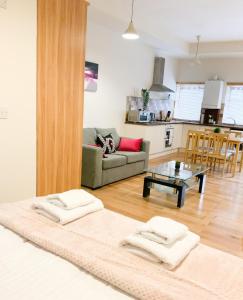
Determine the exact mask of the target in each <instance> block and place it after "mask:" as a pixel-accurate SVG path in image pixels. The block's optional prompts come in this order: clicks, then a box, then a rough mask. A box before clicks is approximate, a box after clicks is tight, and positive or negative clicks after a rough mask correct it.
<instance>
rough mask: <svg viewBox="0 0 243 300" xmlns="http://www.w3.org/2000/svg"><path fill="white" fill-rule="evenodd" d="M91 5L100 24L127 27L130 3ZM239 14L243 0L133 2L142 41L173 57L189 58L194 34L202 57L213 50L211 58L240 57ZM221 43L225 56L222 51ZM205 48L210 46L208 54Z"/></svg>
mask: <svg viewBox="0 0 243 300" xmlns="http://www.w3.org/2000/svg"><path fill="white" fill-rule="evenodd" d="M90 3H91V6H90V14H91V15H92V16H93V18H94V17H95V18H97V17H98V15H99V21H102V19H103V21H104V20H105V22H106V23H107V25H108V23H109V22H108V19H110V23H109V25H111V24H112V27H113V28H114V30H117V31H121V30H122V28H124V26H125V27H126V24H127V23H128V21H129V18H130V11H131V0H90ZM242 12H243V0H231V1H229V0H135V13H134V23H135V26H136V28H137V30H138V31H139V33H140V34H141V37H142V39H143V40H144V41H145V42H149V43H150V44H152V45H153V46H155V47H156V48H161V49H162V50H163V48H164V50H166V51H169V52H171V53H172V54H173V55H177V56H187V55H190V54H191V52H193V51H194V45H193V43H195V40H196V35H197V34H200V35H201V36H202V43H205V45H203V47H202V48H203V49H204V52H205V53H204V55H207V56H210V53H211V52H212V48H213V49H214V53H212V54H213V55H217V53H218V54H219V55H220V54H221V56H222V55H227V53H228V54H229V55H231V56H232V55H240V54H242V55H243V48H242V49H241V48H239V47H238V46H237V47H236V48H237V51H234V48H235V44H237V45H238V44H239V43H241V42H242V43H243V13H242ZM102 16H103V17H102ZM122 26H123V27H122ZM224 43H227V53H225V51H222V46H223V45H224ZM230 44H231V47H230ZM206 45H210V49H211V50H210V51H211V52H210V51H207V49H206ZM212 45H213V47H212ZM229 48H230V49H229ZM239 50H240V51H239ZM221 52H222V53H221ZM202 54H203V53H202Z"/></svg>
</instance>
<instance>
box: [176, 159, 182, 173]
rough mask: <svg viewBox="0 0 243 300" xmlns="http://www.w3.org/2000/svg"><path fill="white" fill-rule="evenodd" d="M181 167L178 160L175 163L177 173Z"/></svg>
mask: <svg viewBox="0 0 243 300" xmlns="http://www.w3.org/2000/svg"><path fill="white" fill-rule="evenodd" d="M180 167H181V162H180V161H178V160H177V161H176V162H175V170H176V171H179V170H180Z"/></svg>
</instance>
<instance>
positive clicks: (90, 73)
mask: <svg viewBox="0 0 243 300" xmlns="http://www.w3.org/2000/svg"><path fill="white" fill-rule="evenodd" d="M98 69H99V65H98V64H96V63H93V62H89V61H86V62H85V71H84V90H85V91H87V92H96V91H97V85H98V84H97V83H98Z"/></svg>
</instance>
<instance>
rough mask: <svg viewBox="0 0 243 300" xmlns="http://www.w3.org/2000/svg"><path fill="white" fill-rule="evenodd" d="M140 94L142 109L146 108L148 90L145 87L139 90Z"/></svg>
mask: <svg viewBox="0 0 243 300" xmlns="http://www.w3.org/2000/svg"><path fill="white" fill-rule="evenodd" d="M141 95H142V98H143V110H147V108H148V103H149V100H150V98H149V91H148V90H147V89H142V90H141Z"/></svg>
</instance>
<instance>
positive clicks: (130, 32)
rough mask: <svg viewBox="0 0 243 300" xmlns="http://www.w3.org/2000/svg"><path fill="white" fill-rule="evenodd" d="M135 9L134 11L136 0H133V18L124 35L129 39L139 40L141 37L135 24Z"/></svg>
mask: <svg viewBox="0 0 243 300" xmlns="http://www.w3.org/2000/svg"><path fill="white" fill-rule="evenodd" d="M133 11H134V0H132V14H131V20H130V23H129V25H128V27H127V30H126V31H125V32H124V33H123V35H122V37H123V38H124V39H127V40H137V39H139V35H138V33H137V31H136V29H135V27H134V25H133Z"/></svg>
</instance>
